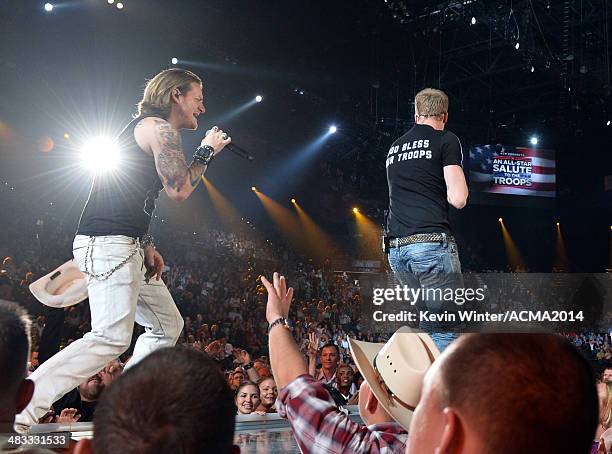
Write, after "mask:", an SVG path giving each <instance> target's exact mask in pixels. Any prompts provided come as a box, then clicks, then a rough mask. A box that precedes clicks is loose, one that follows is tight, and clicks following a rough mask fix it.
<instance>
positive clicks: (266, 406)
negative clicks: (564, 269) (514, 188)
mask: <svg viewBox="0 0 612 454" xmlns="http://www.w3.org/2000/svg"><path fill="white" fill-rule="evenodd" d="M194 236H196V237H197V238H195V239H194ZM71 241H72V232H71V229H70V228H69V227H67V226H66V225H64V224H63V223H62V221H61V220H60V219H56V218H54V217H53V216H52V215H49V214H46V215H44V216H33V217H29V218H28V217H27V215H25V214H19V215H17V216H16V217H14V218H11V219H8V218H5V219H2V220H0V257H4V259H3V261H2V264H1V266H0V300H10V301H16V302H18V303H19V304H20V305H21V306H22V307H23V308H25V309H26V310H27V311H28V313H29V317H30V320H29V323H25V322H24V325H23V326H24V327H25V328H27V329H28V330H29V334H30V341H31V348H30V354H29V358H28V365H27V367H28V369H29V370H30V371H32V370H34V369H35V368H36V367H37V366H38V365H39V364H40V363H41V362H43V361H45V360H46V359H47V358H49V357H50V356H51V355H52V354H53V353H54V352H55V351H57V350H58V349H62V348H64V347H65V346H66V345H68V344H69V343H70V342H72V341H73V340H75V339H77V338H79V337H81V336H82V335H83V334H84V333H86V332H87V331H88V330H89V329H90V327H89V313H88V305H87V304H79V305H76V306H72V307H70V308H67V309H50V308H47V307H45V306H43V305H41V304H40V303H38V302H37V301H36V300H35V299H34V298H33V297H32V295H31V294H30V292H29V290H28V285H29V284H30V283H31V282H33V281H34V280H36V279H37V278H39V277H40V276H42V275H44V274H46V273H48V272H49V271H51V270H53V269H54V268H55V267H57V266H58V265H59V264H60V263H63V262H64V261H65V260H68V259H70V258H71V252H70V251H71ZM194 242H195V243H196V244H197V247H194ZM158 247H159V250H160V251H161V253H162V254H163V255H164V258H165V263H166V270H165V273H164V275H163V279H164V281H165V282H166V284H167V286H168V288H169V289H170V292H171V294H172V295H173V297H174V300H175V301H176V304H177V306H178V308H179V310H180V312H181V314H182V315H183V317H184V321H185V325H184V330H183V333H182V334H181V337H180V340H179V344H180V347H182V350H181V351H185V352H186V353H184V354H183V353H182V354H181V355H184V357H181V358H180V361H179V360H177V361H178V362H181V361H182V363H181V364H183V365H184V366H185V367H187V365H189V364H190V363H191V362H193V361H195V362H196V363H197V361H203V363H202V364H204V363H205V362H206V361H209V362H211V363H213V362H214V363H215V364H216V365H217V366H218V369H219V370H220V371H222V373H223V381H225V383H226V385H227V388H228V390H231V391H232V393H233V397H232V398H231V400H232V408H233V410H232V414H233V415H236V414H250V413H257V414H261V415H263V414H266V413H271V412H276V411H277V408H276V406H277V402H278V401H277V398H278V396H279V393H280V392H281V389H279V387H278V386H277V383H276V382H275V379H274V377H273V374H272V370H271V360H270V354H271V352H270V351H269V348H268V347H269V346H268V342H269V340H268V324H269V320H267V319H266V304H267V300H268V291H269V289H268V291H267V290H266V288H265V287H264V285H263V284H262V282H261V279H260V277H261V276H262V275H264V276H271V275H272V272H273V271H275V270H282V271H283V272H284V274H285V275H286V276H287V280H288V281H289V282H290V283H291V285H292V286H293V288H294V298H293V304H292V308H291V317H290V318H291V319H292V320H293V321H294V326H293V329H292V336H293V339H294V340H295V343H296V346H297V348H298V350H299V352H300V354H301V356H302V358H303V360H304V362H305V363H304V364H305V367H306V369H307V371H308V374H309V375H310V376H311V377H312V378H313V379H314V380H316V381H317V382H321V383H322V385H323V386H324V387H325V388H326V389H327V390H328V392H329V393H330V396H331V399H332V400H333V402H334V403H335V404H336V405H346V404H356V403H358V396H359V389H360V386H361V385H362V383H363V381H364V377H363V376H362V374H361V372H360V370H359V368H358V367H356V363H355V361H354V359H353V358H352V357H351V349H350V347H349V337H350V338H353V339H356V340H359V341H366V342H374V343H385V342H387V341H388V340H389V335H388V334H387V335H385V334H379V333H374V332H371V331H369V330H368V329H366V328H365V327H364V325H362V324H361V321H360V307H361V299H360V298H361V296H360V287H359V283H358V281H355V280H353V279H352V278H350V277H349V275H347V274H346V273H336V272H334V270H333V267H332V265H331V262H329V261H327V262H323V263H321V264H316V263H314V262H313V261H310V260H308V259H306V258H304V257H300V256H296V255H295V254H292V253H290V252H289V251H288V250H287V249H286V248H284V247H283V246H280V245H279V244H277V245H272V244H271V243H270V242H268V241H264V240H260V239H257V238H256V237H252V238H249V237H246V236H244V235H238V234H233V233H232V234H228V233H225V232H223V231H221V230H217V229H208V230H206V231H204V232H198V234H197V235H193V236H192V235H191V234H188V233H185V232H183V233H178V234H177V233H176V232H175V233H173V235H172V236H168V235H165V234H164V233H163V232H162V233H161V234H160V235H159V236H158ZM518 298H519V299H520V296H519V297H518ZM18 315H19V317H18V318H20V319H23V317H24V314H22V313H21V312H20V313H19V314H18ZM140 330H141V328H140V327H138V326H136V327H135V331H134V339H135V338H136V337H137V336H138V334H140V332H141V331H140ZM565 336H566V338H568V339H569V340H570V341H571V343H573V344H574V345H575V346H576V347H577V348H578V350H580V351H581V352H582V353H583V354H584V355H583V356H585V357H586V358H587V359H588V360H590V362H591V364H592V365H593V366H594V367H595V368H596V369H597V368H598V369H599V370H610V367H609V366H610V364H612V333H605V334H596V333H568V334H566V335H565ZM192 351H196V352H198V351H199V352H205V353H206V355H202V356H201V357H200V356H195V357H192V356H190V355H192V353H189V352H192ZM130 352H131V349H129V350H128V351H126V352H125V354H123V355H122V356H121V357H120V358H117V360H115V361H112V362H111V363H110V364H108V365H107V366H106V367H105V368H104V369H102V370H101V371H99V373H97V374H96V375H94V376H92V377H90V378H89V379H88V380H87V381H86V382H85V383H83V384H82V385H81V386H79V387H78V388H76V389H75V390H73V391H72V392H71V393H69V394H67V395H66V396H64V397H63V398H62V399H60V401H58V402H56V404H55V405H54V407H53V408H52V409H49V413H48V414H47V415H45V417H44V418H43V419H42V420H41V422H74V421H87V420H89V421H91V420H92V419H93V415H94V411H97V410H96V405H97V401H98V399H99V398H100V396H101V395H102V392H103V391H104V390H105V389H106V387H108V385H109V384H110V383H111V382H112V381H113V380H114V379H115V378H116V377H118V376H119V375H120V374H121V372H122V370H123V365H124V364H125V362H127V361H129V357H130ZM156 355H157V356H156V357H154V356H153V355H151V359H147V361H146V362H144V361H143V365H142V366H139V367H138V368H136V369H137V370H138V371H139V372H133V373H132V372H131V371H130V372H127V373H126V376H127V375H130V377H132V380H133V383H131V384H130V383H129V382H128V381H125V382H124V383H125V385H124V389H117V391H116V393H115V394H113V395H112V396H111V397H109V398H108V400H107V401H105V403H104V404H105V405H106V406H107V407H108V406H111V405H115V406H120V405H121V402H123V401H124V400H125V396H126V395H130V393H132V392H133V390H134V389H136V386H137V385H136V383H139V385H138V386H140V382H141V381H142V380H145V377H148V376H149V375H147V373H146V370H145V368H146V367H152V366H151V365H150V364H151V363H152V362H153V361H154V360H157V361H162V362H163V361H168V365H169V366H170V364H171V362H172V360H171V359H169V358H166V357H167V356H168V354H164V353H159V354H158V353H156ZM164 355H165V356H164ZM199 358H206V359H199ZM274 372H276V371H274ZM138 373H140V374H141V375H142V377H140V379H138ZM161 375H164V374H161ZM161 375H160V377H161ZM274 375H276V373H275V374H274ZM15 376H18V374H17V373H16V375H15ZM215 377H216V375H214V374H212V375H211V376H206V377H195V378H196V379H202V380H205V381H207V383H210V384H211V385H210V386H212V388H211V389H213V388H214V386H217V387H218V386H221V385H219V383H218V382H217V381H215V380H217V378H215ZM168 380H169V382H168V383H176V382H180V381H181V380H180V379H177V380H173V379H172V374H169V377H168ZM608 381H610V382H612V374H610V377H609V380H608ZM601 383H606V379H605V378H602V379H601ZM193 385H194V386H196V383H195V382H194V383H193ZM151 386H153V385H151ZM159 387H160V389H161V387H163V383H162V384H160V385H159ZM604 388H605V386H604V387H603V388H598V390H599V391H600V395H599V397H600V406H603V410H602V411H603V413H602V412H600V414H601V418H600V419H601V420H600V423H601V425H602V426H603V425H604V423H605V424H607V425H608V427H609V426H610V424H612V419H611V418H610V416H609V415H607V414H606V411H608V413H609V412H610V410H609V408H608V410H606V408H607V407H606V405H608V406H609V407H611V408H612V399H610V398H609V396H608V394H606V392H604V391H603V389H604ZM26 391H27V390H26ZM26 391H24V393H25V394H27V392H26ZM211 392H212V391H211ZM203 396H204V394H203ZM204 397H205V396H204ZM223 399H225V397H224V398H223ZM223 399H222V401H220V402H219V408H218V411H219V412H221V413H223V412H227V408H228V407H227V405H228V404H227V401H226V400H223ZM110 402H114V404H111V403H110ZM170 405H175V406H177V408H179V407H180V405H182V404H181V403H180V402H171V403H169V404H168V406H170ZM180 408H185V407H184V405H183V406H182V407H180ZM150 410H151V412H150V415H152V416H151V418H153V417H156V416H155V415H156V411H157V410H156V409H150ZM143 411H145V410H143ZM96 414H97V413H96ZM283 414H285V416H286V410H284V412H283ZM101 415H102V416H100V418H101V419H103V418H107V419H114V418H113V417H111V416H110V415H111V410H110V409H109V408H106V407H103V408H102V411H101ZM121 417H122V418H130V417H131V416H130V414H129V411H128V409H125V415H122V416H121ZM143 417H145V416H144V414H143ZM157 417H159V418H165V417H167V415H163V414H159V415H157ZM206 417H210V416H207V415H204V416H202V418H206ZM233 421H234V420H233V417H232V419H231V424H232V426H233ZM109 424H110V423H109ZM113 424H115V425H116V426H117V427H119V426H120V425H121V422H120V419H119V420H117V421H115V423H113ZM143 424H144V422H143ZM228 424H229V423H228ZM112 427H114V426H112V425H109V429H108V435H106V433H103V434H102V435H100V440H99V441H97V442H96V443H97V445H98V446H99V448H98V451H97V452H104V449H103V447H102V446H103V445H104V444H105V443H109V444H112V443H113V437H116V436H118V435H113V432H112V431H111V429H112ZM143 427H144V426H143ZM228 427H229V425H228ZM183 429H184V431H183V432H181V436H186V435H185V434H187V433H190V431H192V430H191V429H190V428H189V427H188V426H185V427H184V428H183ZM228 430H229V429H228ZM143 431H144V428H143ZM193 431H195V430H193ZM602 432H603V431H602ZM143 433H146V431H145V432H143ZM201 436H202V437H203V438H201V439H198V440H194V441H193V442H194V443H196V444H197V443H204V442H206V443H210V446H213V445H215V446H216V445H218V446H226V445H227V443H229V442H228V440H226V439H215V438H214V434H206V433H204V434H202V435H201ZM206 437H209V438H206ZM96 443H94V444H93V446H94V448H95V446H96ZM134 443H135V445H134V451H133V452H138V449H139V446H140V445H138V443H144V441H142V440H140V441H139V440H134ZM402 443H405V439H404V440H403V441H402ZM143 446H144V445H143ZM83 452H86V451H83ZM159 452H163V451H159Z"/></svg>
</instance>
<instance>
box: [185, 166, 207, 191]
mask: <svg viewBox="0 0 612 454" xmlns="http://www.w3.org/2000/svg"><path fill="white" fill-rule="evenodd" d="M188 173H189V184H191V187H192V188H195V187H196V186H197V185H198V184H199V183H200V180H201V179H202V175H203V174H204V166H202V165H200V164H196V163H195V162H192V163H191V165H190V166H189V172H188Z"/></svg>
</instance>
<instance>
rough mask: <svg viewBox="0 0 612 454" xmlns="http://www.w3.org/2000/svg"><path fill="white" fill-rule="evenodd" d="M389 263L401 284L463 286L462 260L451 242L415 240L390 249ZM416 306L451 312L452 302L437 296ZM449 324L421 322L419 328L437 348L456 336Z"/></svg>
mask: <svg viewBox="0 0 612 454" xmlns="http://www.w3.org/2000/svg"><path fill="white" fill-rule="evenodd" d="M389 265H390V266H391V269H392V270H393V272H394V274H395V276H396V277H397V278H398V279H399V281H400V283H401V284H402V285H407V286H409V287H412V288H416V287H422V288H429V289H446V288H456V287H458V286H462V285H463V279H462V278H461V262H459V252H458V250H457V244H456V243H455V242H454V241H448V240H446V239H445V240H444V241H443V242H441V243H416V244H408V245H406V246H401V247H399V248H392V249H390V250H389ZM416 307H417V308H418V309H419V310H421V311H425V310H426V311H429V312H430V313H442V312H445V311H449V312H452V311H454V310H456V309H457V307H455V304H454V303H452V302H448V301H443V300H440V299H435V298H434V299H427V300H426V301H422V300H420V301H417V303H416ZM449 326H450V325H449V324H448V323H438V322H429V321H428V322H423V321H421V322H420V323H419V328H420V329H422V330H423V331H426V332H428V333H429V334H430V335H431V338H432V339H433V341H434V342H435V343H436V345H437V346H438V348H439V349H440V351H442V350H444V349H445V348H446V347H447V346H448V344H450V343H451V342H452V341H453V340H454V339H455V338H457V334H456V333H451V332H446V331H445V328H446V329H448V328H449Z"/></svg>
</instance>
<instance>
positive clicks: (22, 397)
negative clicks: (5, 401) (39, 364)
mask: <svg viewBox="0 0 612 454" xmlns="http://www.w3.org/2000/svg"><path fill="white" fill-rule="evenodd" d="M32 394H34V382H33V381H32V380H30V379H29V378H24V379H23V380H22V382H21V383H20V384H19V389H18V390H17V402H16V403H15V410H16V411H17V413H21V412H22V411H23V409H24V408H25V407H27V406H28V404H29V403H30V400H32Z"/></svg>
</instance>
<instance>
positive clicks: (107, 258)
mask: <svg viewBox="0 0 612 454" xmlns="http://www.w3.org/2000/svg"><path fill="white" fill-rule="evenodd" d="M90 239H91V237H88V236H83V235H77V236H76V238H75V239H74V245H73V254H74V258H75V261H76V263H77V264H78V265H79V268H80V269H81V270H83V271H84V270H85V266H84V263H85V253H86V251H87V245H88V243H89V241H90ZM137 247H139V246H138V244H137V242H136V240H134V239H133V238H129V237H126V236H119V235H113V236H97V237H95V238H94V242H93V244H92V245H91V247H90V252H89V256H88V260H87V267H88V271H89V272H90V273H93V274H99V273H104V272H105V271H107V270H110V269H112V268H113V267H115V266H116V265H117V264H119V263H120V262H121V261H122V260H124V259H125V258H126V257H127V256H128V255H130V252H132V251H133V250H134V248H137ZM143 262H144V256H143V252H142V250H140V249H139V250H138V252H136V253H135V254H134V255H133V256H132V258H130V260H129V261H128V262H127V263H125V264H124V265H123V266H121V267H120V268H119V269H118V270H116V271H115V272H114V273H113V274H112V275H111V276H110V277H109V278H108V279H106V280H98V279H95V278H91V277H89V276H88V278H87V281H88V284H87V290H88V292H89V308H90V311H91V331H90V332H88V333H87V334H85V335H84V336H83V338H81V339H78V340H76V341H74V342H73V343H71V344H70V345H69V346H67V347H66V348H65V349H63V350H61V351H60V352H58V353H57V354H55V355H54V356H53V357H51V358H49V359H48V360H47V361H45V362H44V363H43V364H42V365H41V366H40V367H39V368H38V369H36V371H35V372H34V373H33V374H32V375H31V376H30V377H29V378H30V379H31V380H33V381H34V383H35V385H36V386H35V389H34V396H33V397H32V400H31V402H30V404H29V405H28V406H27V408H26V409H25V410H24V411H23V412H21V413H20V414H19V415H17V418H16V424H17V426H19V427H21V428H22V429H23V428H24V426H29V425H31V424H35V423H37V422H38V419H39V418H40V417H41V416H43V415H44V414H45V413H46V412H47V411H48V410H49V408H51V405H52V404H53V403H54V402H55V401H56V400H58V399H59V398H60V397H62V396H63V395H64V394H66V393H67V392H68V391H70V390H72V389H74V388H75V387H76V386H78V385H80V384H81V383H83V382H85V381H86V380H87V378H88V377H91V376H92V375H94V374H96V373H97V372H99V371H100V370H101V369H102V368H103V367H104V366H106V364H107V363H108V362H109V361H111V360H112V359H114V358H117V357H118V356H119V355H121V354H122V353H123V352H125V351H126V350H127V349H128V347H129V346H130V341H131V339H132V331H133V328H134V319H135V320H136V323H138V324H139V325H142V326H144V327H145V332H144V334H142V335H141V336H139V337H138V340H137V342H136V346H135V348H134V355H133V356H132V359H131V360H130V361H129V363H128V365H129V366H130V367H131V366H133V365H134V364H136V363H137V362H138V361H140V360H141V359H142V358H144V357H145V356H146V355H148V354H149V353H151V352H152V351H153V350H156V349H158V348H161V347H171V346H173V345H175V344H176V341H177V340H178V338H179V335H180V334H181V331H182V329H183V318H182V317H181V315H180V313H179V311H178V309H177V308H176V305H175V304H174V301H173V300H172V296H170V292H169V291H168V289H167V288H166V286H165V284H164V283H163V282H162V281H161V280H159V281H158V280H156V279H155V277H153V278H151V279H150V280H149V283H148V284H147V283H146V282H145V280H144V273H145V268H144V265H143Z"/></svg>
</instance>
